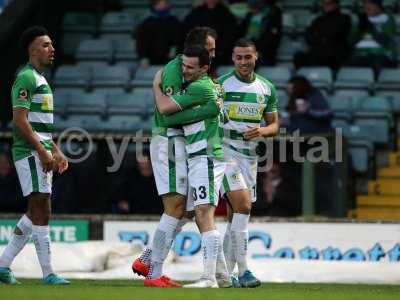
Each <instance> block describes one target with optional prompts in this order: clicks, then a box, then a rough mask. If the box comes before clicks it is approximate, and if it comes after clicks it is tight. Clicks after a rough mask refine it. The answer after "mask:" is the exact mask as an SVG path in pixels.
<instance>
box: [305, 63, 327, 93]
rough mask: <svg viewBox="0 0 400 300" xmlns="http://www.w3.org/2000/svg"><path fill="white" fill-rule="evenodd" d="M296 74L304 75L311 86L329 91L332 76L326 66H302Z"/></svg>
mask: <svg viewBox="0 0 400 300" xmlns="http://www.w3.org/2000/svg"><path fill="white" fill-rule="evenodd" d="M297 74H298V75H303V76H304V77H306V78H307V79H308V80H309V81H310V82H311V84H312V85H313V86H315V87H317V88H321V89H325V90H327V91H331V88H332V81H333V79H332V78H333V76H332V71H331V69H329V68H328V67H304V68H300V69H299V70H298V72H297Z"/></svg>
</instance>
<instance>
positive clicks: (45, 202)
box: [0, 26, 69, 285]
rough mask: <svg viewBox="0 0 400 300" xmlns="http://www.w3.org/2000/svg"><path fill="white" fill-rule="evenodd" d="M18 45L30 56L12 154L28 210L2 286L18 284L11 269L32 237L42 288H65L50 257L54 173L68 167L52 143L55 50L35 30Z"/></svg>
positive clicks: (2, 260) (1, 267)
mask: <svg viewBox="0 0 400 300" xmlns="http://www.w3.org/2000/svg"><path fill="white" fill-rule="evenodd" d="M21 41H22V45H23V49H24V50H25V51H27V52H28V54H29V62H28V64H27V65H26V66H25V67H24V68H22V70H21V71H19V73H18V74H17V78H16V80H15V82H14V85H13V88H12V93H11V98H12V105H13V123H14V129H13V146H12V154H13V160H14V163H15V167H16V170H17V173H18V178H19V181H20V184H21V188H22V193H23V195H24V196H25V197H27V199H28V208H27V212H26V214H25V215H24V216H22V218H21V219H20V220H19V222H18V224H17V226H16V227H15V230H14V233H13V235H12V237H11V240H10V242H9V243H8V245H7V247H6V248H5V250H4V252H3V254H2V255H1V257H0V281H1V282H3V283H8V284H15V283H17V281H16V279H15V277H14V275H13V273H12V272H11V270H10V265H11V263H12V261H13V260H14V258H15V257H16V256H17V255H18V253H19V252H20V251H21V250H22V248H24V246H25V244H26V243H27V242H28V241H29V240H30V239H31V238H32V240H33V242H34V244H35V248H36V253H37V256H38V259H39V263H40V266H41V268H42V272H43V281H44V283H45V284H51V285H60V284H69V281H68V280H66V279H64V278H62V277H59V276H58V275H56V274H54V272H53V270H52V266H51V255H50V235H49V219H50V214H51V204H50V194H51V187H52V171H53V170H56V171H58V172H59V173H63V172H64V171H65V170H67V168H68V161H67V160H66V158H65V157H64V155H63V154H62V153H61V151H60V150H59V149H58V147H57V146H56V144H54V142H53V140H52V134H51V133H52V129H53V94H52V91H51V88H50V86H49V85H48V83H47V81H46V78H45V77H44V76H43V70H44V68H45V67H48V66H50V65H51V64H52V63H53V61H54V47H53V44H52V41H51V39H50V37H49V34H48V32H47V30H46V29H45V28H43V27H38V26H35V27H32V28H29V29H27V30H26V31H25V32H24V34H23V36H22V39H21Z"/></svg>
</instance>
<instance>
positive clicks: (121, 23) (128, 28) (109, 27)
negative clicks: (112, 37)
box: [100, 11, 137, 34]
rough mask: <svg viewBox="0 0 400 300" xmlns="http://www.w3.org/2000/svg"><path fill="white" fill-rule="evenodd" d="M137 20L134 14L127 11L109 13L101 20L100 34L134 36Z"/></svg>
mask: <svg viewBox="0 0 400 300" xmlns="http://www.w3.org/2000/svg"><path fill="white" fill-rule="evenodd" d="M136 19H137V18H135V16H134V15H133V14H132V13H130V12H126V11H119V12H107V13H106V14H105V15H104V17H103V19H102V20H101V25H100V32H101V33H128V34H132V33H133V32H134V29H135V27H136Z"/></svg>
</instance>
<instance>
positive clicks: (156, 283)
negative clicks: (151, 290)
mask: <svg viewBox="0 0 400 300" xmlns="http://www.w3.org/2000/svg"><path fill="white" fill-rule="evenodd" d="M143 285H144V286H147V287H161V288H171V287H173V286H171V285H170V284H169V282H167V281H166V280H165V279H164V277H159V278H152V279H150V278H146V279H145V280H144V281H143Z"/></svg>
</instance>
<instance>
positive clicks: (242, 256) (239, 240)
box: [231, 213, 250, 276]
mask: <svg viewBox="0 0 400 300" xmlns="http://www.w3.org/2000/svg"><path fill="white" fill-rule="evenodd" d="M249 218H250V215H245V214H239V213H234V214H233V218H232V226H231V231H232V235H231V238H232V239H233V242H234V247H233V249H234V251H235V258H236V262H237V264H238V270H239V276H242V275H243V273H244V272H245V271H246V270H247V258H246V256H247V244H248V240H249V231H248V225H249Z"/></svg>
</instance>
